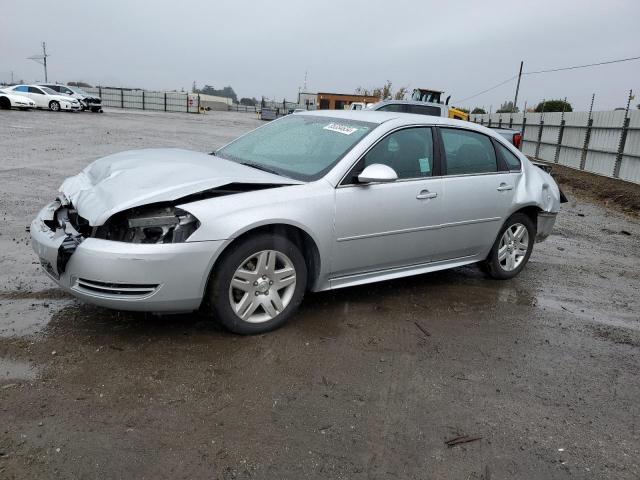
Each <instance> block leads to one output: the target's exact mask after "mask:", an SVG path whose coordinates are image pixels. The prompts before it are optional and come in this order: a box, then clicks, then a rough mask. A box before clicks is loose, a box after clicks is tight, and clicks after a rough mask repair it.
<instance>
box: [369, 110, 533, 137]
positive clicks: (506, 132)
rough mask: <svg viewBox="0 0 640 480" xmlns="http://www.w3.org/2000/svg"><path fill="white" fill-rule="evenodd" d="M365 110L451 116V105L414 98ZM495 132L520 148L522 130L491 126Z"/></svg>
mask: <svg viewBox="0 0 640 480" xmlns="http://www.w3.org/2000/svg"><path fill="white" fill-rule="evenodd" d="M367 110H375V111H379V112H398V113H417V114H420V115H433V116H435V117H444V118H447V117H449V118H451V107H449V106H448V105H446V104H441V103H427V102H421V101H416V100H385V101H383V102H378V103H374V104H373V105H371V106H369V107H367ZM492 129H493V130H494V131H495V132H496V133H498V134H499V135H502V136H503V137H504V138H505V139H507V140H508V141H509V143H511V144H512V145H514V146H515V147H516V148H517V149H520V144H521V143H522V132H520V131H519V130H515V129H513V128H497V127H496V128H492Z"/></svg>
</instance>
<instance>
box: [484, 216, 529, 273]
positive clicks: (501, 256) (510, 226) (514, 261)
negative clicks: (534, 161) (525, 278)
mask: <svg viewBox="0 0 640 480" xmlns="http://www.w3.org/2000/svg"><path fill="white" fill-rule="evenodd" d="M535 238H536V227H535V225H534V223H533V221H532V220H531V218H530V217H529V216H528V215H525V214H524V213H514V214H513V215H511V216H510V217H509V218H508V219H507V221H506V222H504V225H503V226H502V228H501V229H500V232H499V233H498V237H497V238H496V241H495V242H494V244H493V247H492V248H491V251H490V252H489V255H488V256H487V259H486V260H485V261H484V262H482V263H481V265H480V266H481V268H482V270H484V271H485V272H487V273H488V274H489V275H490V276H491V277H493V278H495V279H497V280H506V279H509V278H513V277H515V276H516V275H518V274H519V273H520V272H521V271H522V269H523V268H524V266H525V265H526V264H527V262H528V261H529V257H530V256H531V251H532V250H533V244H534V241H535Z"/></svg>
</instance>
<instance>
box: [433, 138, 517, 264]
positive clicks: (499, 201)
mask: <svg viewBox="0 0 640 480" xmlns="http://www.w3.org/2000/svg"><path fill="white" fill-rule="evenodd" d="M438 133H439V140H440V141H441V146H442V151H443V153H444V172H443V173H444V177H443V190H444V202H443V214H442V216H443V218H442V229H441V235H442V237H441V238H440V244H441V245H443V246H444V248H443V250H442V251H441V252H439V254H438V257H437V260H445V259H453V258H461V257H468V256H474V255H480V254H482V255H484V254H485V253H488V252H489V250H490V249H491V246H492V245H493V242H494V241H495V239H496V236H497V234H498V231H499V229H500V227H501V226H502V224H503V223H504V221H505V220H506V218H507V216H508V215H509V213H510V212H511V209H512V205H513V198H514V191H515V187H516V183H517V181H518V179H519V175H520V173H519V172H512V171H510V170H509V168H508V167H507V166H506V165H505V164H504V160H503V159H502V156H501V155H499V153H496V148H495V145H494V140H492V139H491V137H489V136H487V135H484V134H483V133H480V132H476V131H472V130H467V129H464V128H443V127H440V128H439V129H438Z"/></svg>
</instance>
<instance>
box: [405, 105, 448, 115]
mask: <svg viewBox="0 0 640 480" xmlns="http://www.w3.org/2000/svg"><path fill="white" fill-rule="evenodd" d="M407 113H417V114H419V115H433V116H434V117H439V116H440V107H433V106H429V105H407Z"/></svg>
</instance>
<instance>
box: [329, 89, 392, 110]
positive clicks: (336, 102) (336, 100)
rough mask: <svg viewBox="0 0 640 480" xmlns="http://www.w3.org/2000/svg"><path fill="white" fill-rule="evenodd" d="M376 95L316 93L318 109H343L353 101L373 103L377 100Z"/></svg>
mask: <svg viewBox="0 0 640 480" xmlns="http://www.w3.org/2000/svg"><path fill="white" fill-rule="evenodd" d="M379 101H380V99H379V98H378V97H373V96H371V95H355V94H349V93H318V100H317V103H316V105H317V109H318V110H343V109H345V108H349V105H351V104H352V103H353V102H362V103H375V102H379Z"/></svg>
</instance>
